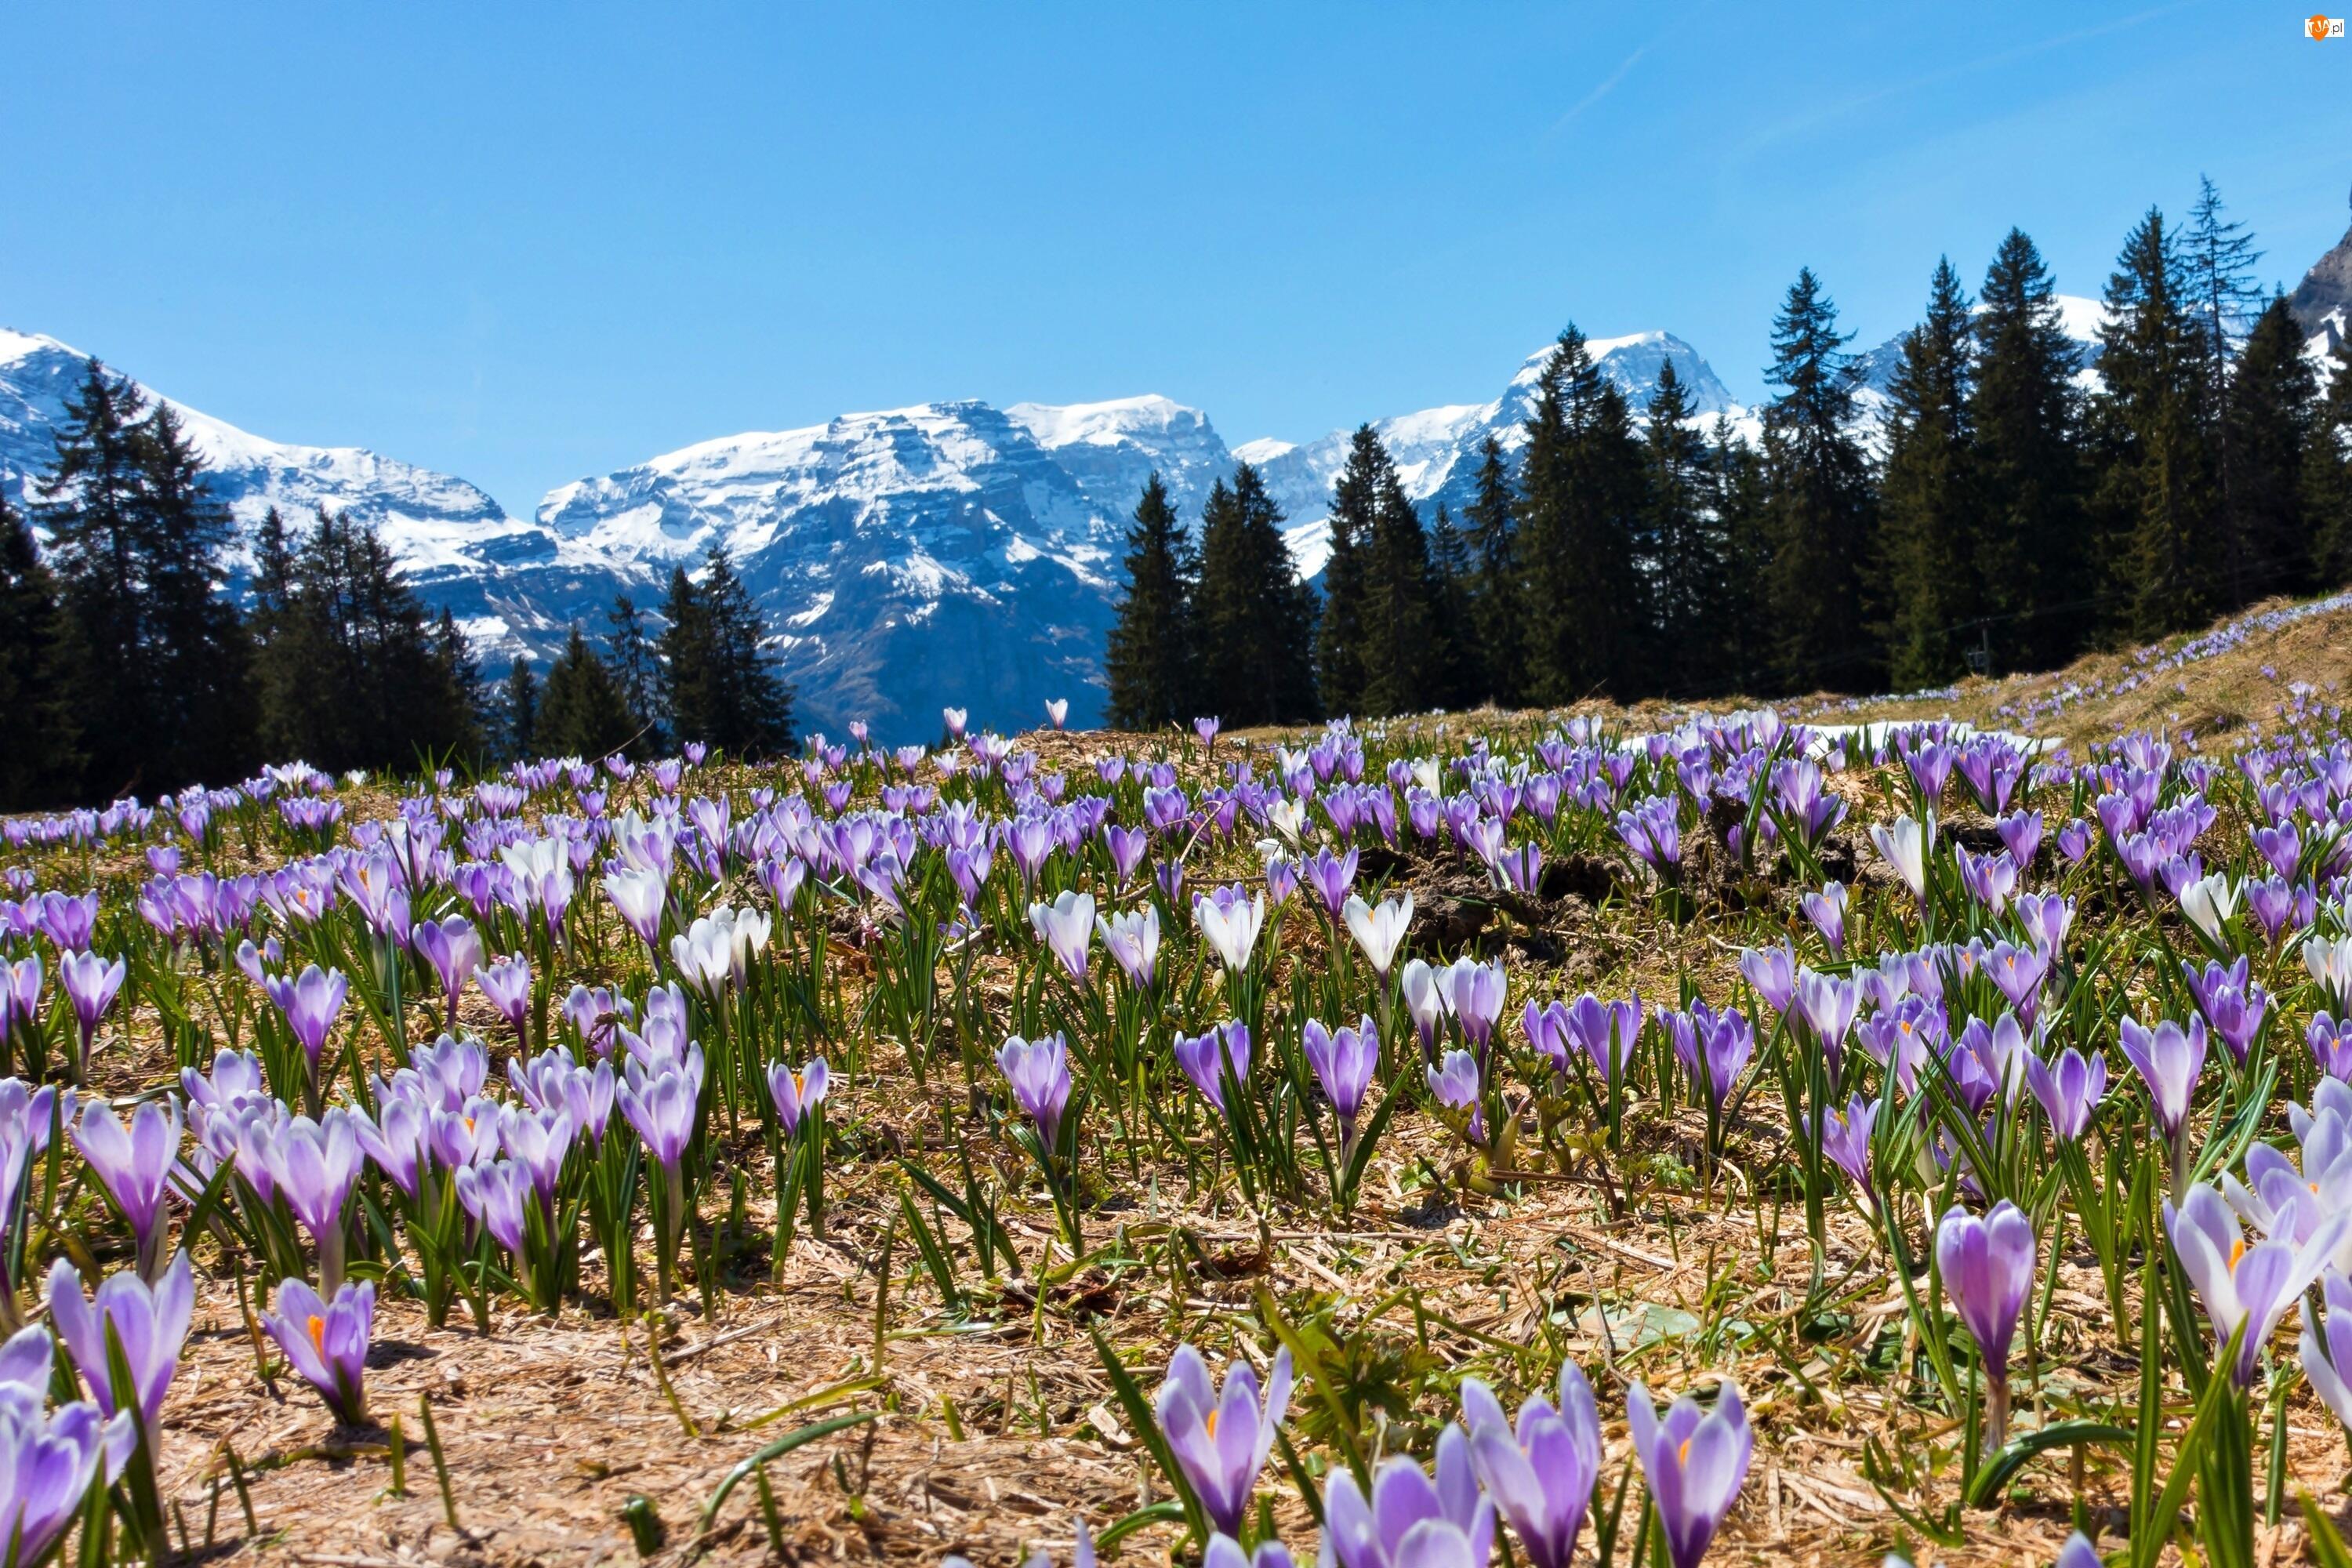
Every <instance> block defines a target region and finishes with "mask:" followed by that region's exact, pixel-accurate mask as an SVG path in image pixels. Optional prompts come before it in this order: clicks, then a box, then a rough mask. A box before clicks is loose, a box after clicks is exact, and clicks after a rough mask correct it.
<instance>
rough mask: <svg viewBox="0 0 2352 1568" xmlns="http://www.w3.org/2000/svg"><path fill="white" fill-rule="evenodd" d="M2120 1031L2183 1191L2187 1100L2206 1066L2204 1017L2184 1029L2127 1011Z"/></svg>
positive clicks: (2186, 1173)
mask: <svg viewBox="0 0 2352 1568" xmlns="http://www.w3.org/2000/svg"><path fill="white" fill-rule="evenodd" d="M2122 1035H2123V1047H2124V1058H2125V1059H2126V1060H2127V1061H2129V1062H2130V1063H2131V1065H2132V1068H2133V1070H2134V1071H2136V1072H2137V1073H2138V1074H2139V1076H2140V1081H2141V1082H2142V1083H2145V1084H2146V1085H2147V1098H2148V1103H2149V1105H2150V1106H2151V1107H2152V1108H2153V1109H2154V1110H2155V1112H2156V1123H2157V1126H2158V1129H2159V1130H2161V1131H2162V1132H2163V1133H2164V1136H2165V1138H2166V1140H2167V1141H2168V1142H2170V1143H2171V1145H2172V1190H2173V1191H2174V1192H2175V1193H2179V1191H2180V1190H2181V1188H2182V1186H2183V1185H2184V1184H2186V1182H2187V1181H2188V1176H2189V1170H2188V1160H2189V1140H2188V1137H2187V1130H2188V1125H2189V1100H2191V1099H2193V1098H2194V1097H2195V1095H2196V1093H2197V1079H2198V1077H2199V1075H2200V1074H2201V1073H2203V1072H2204V1070H2205V1020H2204V1019H2202V1018H2191V1019H2189V1027H2188V1028H2187V1029H2185V1030H2184V1029H2182V1028H2181V1026H2179V1025H2178V1024H2176V1023H2174V1022H2173V1021H2172V1020H2171V1019H2169V1018H2163V1019H2159V1020H2158V1022H2157V1026H2156V1027H2155V1028H2153V1029H2151V1028H2148V1027H2147V1026H2145V1025H2143V1024H2142V1023H2140V1021H2139V1020H2138V1019H2137V1018H2134V1017H2131V1016H2126V1017H2125V1018H2124V1021H2123V1029H2122Z"/></svg>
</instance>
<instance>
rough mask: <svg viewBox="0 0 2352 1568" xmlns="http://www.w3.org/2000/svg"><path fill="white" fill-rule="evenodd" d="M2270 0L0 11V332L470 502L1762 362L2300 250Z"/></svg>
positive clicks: (2344, 92) (2303, 217)
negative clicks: (2025, 262)
mask: <svg viewBox="0 0 2352 1568" xmlns="http://www.w3.org/2000/svg"><path fill="white" fill-rule="evenodd" d="M2299 15H2300V13H2299V12H2297V11H2296V10H2294V8H2293V7H2290V6H2285V5H2270V4H2247V3H2244V0H2239V3H2234V4H2231V3H2221V0H2215V3H2210V4H2181V5H2164V6H2159V7H2157V8H2154V9H2147V8H2140V7H2129V6H2122V7H2107V6H2096V5H2063V6H2052V5H2046V4H2043V5H1968V6H1960V5H1932V6H1919V7H1912V6H1898V5H1878V6H1867V7H1865V6H1850V7H1849V6H1836V7H1832V6H1784V5H1774V6H1762V5H1706V4H1700V5H1674V6H1661V7H1653V6H1638V7H1637V6H1622V7H1614V8H1611V9H1610V10H1608V11H1605V12H1604V11H1603V10H1602V9H1601V8H1599V7H1586V6H1574V7H1570V6H1566V5H1539V6H1523V5H1507V4H1488V3H1483V0H1482V3H1481V4H1478V5H1383V4H1363V3H1359V4H1351V5H1307V4H1283V5H1263V4H1261V5H1246V6H1231V7H1220V6H1215V5H1156V6H1139V5H1121V6H1097V7H1072V6H1057V5H1017V6H1014V5H1006V6H992V5H969V4H965V5H940V6H929V5H912V4H891V5H856V6H840V7H837V8H827V9H824V10H817V9H801V8H789V9H788V8H786V7H782V6H775V5H742V6H722V5H694V4H682V5H675V6H671V5H658V6H657V5H643V4H639V5H616V6H610V7H604V6H596V5H563V6H554V5H547V6H540V5H522V4H499V5H466V6H457V5H425V4H401V5H317V4H315V3H312V4H303V5H276V4H268V3H262V0H243V3H240V4H238V5H162V4H157V5H142V6H130V5H112V4H108V3H106V0H79V3H72V4H68V3H66V0H54V3H47V4H34V3H27V4H20V5H9V6H6V7H0V58H5V59H6V60H8V61H10V62H11V64H10V66H9V68H7V71H6V76H5V80H6V88H5V91H0V137H5V141H6V144H7V145H8V146H9V147H10V148H11V149H12V150H13V155H12V157H11V158H10V174H9V179H8V182H7V188H6V195H5V202H0V324H6V325H12V326H16V327H18V328H20V329H24V330H27V331H44V332H48V333H50V334H53V335H55V336H57V337H60V338H63V339H65V340H66V341H67V342H72V343H74V344H76V345H77V346H79V347H81V348H84V349H87V350H89V351H91V352H93V353H99V354H100V355H101V356H103V357H105V358H106V359H108V360H109V361H110V362H112V363H116V364H118V365H120V366H121V368H123V369H125V370H127V371H129V372H131V374H135V375H137V376H139V377H140V378H142V380H145V381H147V382H149V383H150V384H153V385H156V386H159V387H161V388H163V390H165V391H167V392H169V393H170V394H172V395H173V396H175V397H178V398H181V399H182V400H184V401H185V402H187V403H190V404H192V405H195V406H197V407H200V408H203V409H205V410H206V411H207V412H210V413H213V414H215V415H218V416H221V417H223V418H226V419H228V420H230V421H232V422H234V423H236V424H239V425H242V426H246V427H247V428H248V429H251V430H254V431H256V432H258V433H260V434H263V435H266V436H269V437H275V438H278V439H280V440H299V441H309V442H316V443H322V444H338V445H341V444H353V445H365V446H369V447H374V448H376V449H377V450H379V451H383V452H386V453H389V454H392V455H394V456H397V457H401V458H407V459H409V460H411V461H414V462H419V463H424V464H426V465H428V466H430V467H433V468H441V469H445V470H447V471H449V472H452V473H457V474H460V475H463V476H465V477H466V478H468V479H473V480H475V481H476V482H477V483H479V484H482V485H484V486H485V487H487V488H488V489H490V490H491V491H492V493H494V494H495V495H497V496H498V497H499V500H501V501H503V502H504V503H505V504H506V505H507V506H508V507H509V509H510V510H527V509H528V508H530V506H532V505H534V504H535V503H536V501H537V500H538V498H539V496H540V495H541V493H542V492H543V491H544V490H545V489H547V488H548V487H550V486H551V485H553V484H556V483H559V482H561V481H562V480H565V479H572V478H576V477H579V476H582V475H585V474H593V473H602V472H605V471H608V470H610V469H612V468H618V467H621V466H624V465H625V464H629V463H632V462H635V461H638V460H641V459H643V458H648V457H651V456H653V455H655V454H656V453H659V452H663V451H667V450H670V449H672V448H674V447H679V446H682V445H685V444H687V443H689V442H692V441H696V440H700V439H705V438H708V437H716V436H721V435H727V434H730V433H733V432H736V431H740V430H746V429H775V428H783V427H788V426H795V425H804V424H812V423H816V422H819V421H822V420H824V419H825V418H827V417H829V416H832V415H833V414H835V413H838V412H841V411H844V410H848V409H866V408H877V407H889V406H896V405H904V404H908V403H916V402H921V401H926V400H929V399H933V398H944V397H964V396H971V397H981V398H985V399H988V400H990V401H992V402H998V403H1010V402H1015V401H1020V400H1023V399H1032V400H1037V401H1045V402H1073V401H1079V400H1086V399H1094V398H1104V397H1114V396H1121V395H1129V394H1132V393H1138V392H1145V391H1155V392H1160V393H1165V394H1167V395H1170V396H1172V397H1175V398H1177V399H1179V400H1181V401H1183V402H1186V403H1190V404H1193V405H1198V406H1200V407H1202V408H1204V409H1206V410H1207V411H1208V412H1209V414H1210V416H1211V417H1212V419H1213V421H1214V422H1215V424H1216V426H1217V427H1218V429H1219V430H1220V431H1221V432H1223V435H1224V436H1225V437H1226V439H1227V440H1228V441H1233V442H1239V441H1241V440H1244V439H1246V438H1249V437H1257V436H1266V435H1275V436H1282V437H1291V438H1303V437H1311V436H1315V435H1318V434H1320V433H1321V432H1323V431H1325V430H1327V429H1329V428H1332V427H1335V426H1341V425H1349V424H1353V423H1355V422H1357V421H1358V420H1360V419H1362V418H1367V417H1372V416H1380V415H1384V414H1391V413H1400V412H1403V411H1406V410H1410V409H1414V408H1419V407H1423V406H1427V405H1433V404H1439V403H1452V402H1471V401H1477V400H1483V399H1485V398H1487V397H1490V396H1493V395H1495V394H1496V391H1497V390H1498V389H1499V388H1500V386H1501V384H1502V383H1503V382H1504V381H1505V380H1506V379H1507V376H1508V374H1510V372H1511V370H1512V369H1513V368H1514V366H1515V365H1516V364H1517V362H1518V360H1519V359H1520V357H1521V356H1522V355H1524V354H1526V353H1528V352H1529V351H1531V350H1532V349H1533V348H1535V347H1536V346H1538V344H1540V343H1541V342H1544V341H1545V340H1546V339H1547V338H1549V336H1550V335H1551V334H1552V333H1553V332H1555V331H1557V330H1558V329H1559V326H1560V325H1561V324H1562V323H1563V322H1565V321H1569V320H1570V319H1573V320H1575V321H1577V322H1578V323H1579V324H1580V325H1581V326H1582V327H1584V328H1585V330H1586V331H1589V332H1591V333H1592V334H1594V335H1596V336H1598V335H1608V334H1613V333H1618V332H1625V331H1639V330H1643V329H1647V328H1652V327H1665V328H1668V329H1670V330H1672V331H1675V332H1678V333H1680V334H1681V335H1682V336H1684V337H1685V338H1686V339H1688V340H1689V341H1690V342H1692V343H1693V344H1695V345H1696V347H1697V348H1698V350H1699V352H1700V353H1703V354H1705V355H1706V357H1707V359H1708V360H1709V361H1710V362H1711V363H1713V364H1714V366H1715V367H1716V369H1717V372H1718V373H1719V374H1721V375H1722V376H1723V377H1724V379H1725V380H1726V381H1727V383H1728V384H1730V386H1731V387H1732V389H1733V391H1734V392H1735V394H1738V395H1742V396H1754V395H1759V394H1760V392H1761V391H1762V384H1761V374H1760V373H1761V366H1762V363H1763V359H1764V351H1765V341H1766V335H1767V327H1768V322H1769V316H1770V312H1771V310H1772V309H1773V307H1774V305H1775V303H1776V302H1777V301H1778V300H1779V298H1780V294H1781V293H1782V291H1783V290H1784V289H1786V287H1787V285H1788V282H1789V280H1790V278H1791V277H1792V276H1793V275H1794V274H1795V272H1796V270H1797V268H1798V267H1799V266H1800V265H1801V264H1810V265H1811V266H1812V267H1813V268H1815V269H1816V270H1817V271H1818V272H1819V273H1820V274H1821V275H1822V278H1823V279H1824V280H1825V281H1826V283H1827V284H1828V287H1829V289H1830V291H1831V293H1832V297H1833V298H1834V299H1835V300H1837V302H1838V304H1839V305H1840V307H1841V308H1842V310H1843V312H1844V319H1845V321H1846V324H1847V325H1848V327H1849V328H1850V329H1852V330H1853V331H1857V332H1859V333H1860V334H1861V340H1862V344H1863V345H1864V346H1866V345H1867V344H1869V343H1872V342H1877V341H1878V340H1880V339H1882V338H1884V337H1885V336H1887V335H1888V334H1890V333H1891V332H1893V331H1896V330H1898V329H1899V328H1900V327H1902V326H1904V325H1905V324H1906V323H1907V322H1908V321H1910V320H1911V318H1912V315H1913V314H1914V312H1915V311H1916V309H1917V307H1918V304H1919V301H1920V300H1921V299H1922V297H1923V296H1924V294H1925V291H1926V286H1927V274H1928V272H1929V270H1930V269H1931V268H1932V267H1933V265H1934V263H1935V259H1936V258H1937V255H1938V254H1939V253H1943V252H1949V253H1950V255H1951V256H1952V258H1953V259H1954V261H1955V262H1956V263H1957V264H1958V266H1959V268H1960V269H1961V271H1962V273H1963V274H1964V275H1965V276H1967V277H1969V278H1970V279H1975V278H1977V277H1979V276H1981V273H1982V270H1983V267H1984V263H1985V261H1986V259H1987V258H1989V256H1990V253H1991V250H1992V247H1993V246H1994V244H1995V242H1996V241H1997V240H1998V239H1999V238H2000V235H2001V234H2002V233H2003V232H2004V231H2005V230H2006V229H2007V228H2008V226H2011V225H2012V224H2015V225H2018V226H2022V227H2024V228H2025V229H2026V231H2027V232H2028V233H2030V234H2032V236H2034V237H2035V238H2036V239H2037V240H2038V241H2039V242H2040V243H2041V245H2042V248H2043V250H2044V252H2045V254H2046V255H2047V256H2048V257H2049V258H2050V259H2051V261H2052V263H2053V267H2054V268H2055V269H2056V271H2057V274H2058V278H2059V283H2060V287H2061V288H2063V289H2066V290H2067V291H2068V292H2074V293H2085V294H2095V293H2096V292H2097V291H2098V289H2099V288H2100V286H2101V284H2102V283H2103V281H2104V280H2105V276H2106V273H2107V270H2108V266H2109V263H2110V262H2111V260H2112V258H2113V257H2114V254H2115V251H2116V247H2117V245H2118V243H2119V242H2120V240H2121V238H2122V236H2123V234H2124V231H2125V229H2126V227H2127V226H2129V225H2130V224H2131V223H2132V221H2134V219H2135V218H2136V217H2137V215H2138V214H2139V213H2140V212H2141V211H2143V210H2144V209H2145V208H2146V207H2147V205H2149V204H2150V203H2151V202H2153V203H2159V204H2161V205H2164V206H2165V207H2166V209H2167V210H2168V211H2171V212H2179V211H2180V210H2182V209H2184V208H2185V207H2186V206H2187V205H2188V204H2189V201H2190V199H2191V198H2192V197H2193V196H2194V195H2195V191H2196V182H2197V176H2198V174H2200V171H2201V172H2203V173H2206V174H2210V175H2211V176H2212V177H2213V178H2214V179H2215V181H2216V182H2217V183H2218V184H2220V186H2221V191H2222V194H2223V195H2224V197H2225V198H2226V199H2227V201H2228V202H2229V204H2230V205H2231V209H2232V210H2233V211H2234V212H2235V213H2236V214H2237V215H2238V216H2242V217H2243V218H2245V219H2246V220H2247V221H2248V222H2250V223H2251V224H2252V226H2254V228H2255V230H2256V234H2257V237H2258V239H2259V241H2260V242H2261V244H2262V245H2263V247H2264V248H2265V249H2266V250H2267V251H2268V253H2269V254H2268V256H2267V257H2266V258H2265V260H2264V262H2263V279H2264V280H2265V281H2266V282H2267V281H2270V280H2272V279H2282V280H2284V281H2285V282H2286V283H2287V284H2288V285H2290V286H2292V284H2293V282H2294V279H2296V278H2297V277H2299V276H2300V275H2301V273H2302V271H2303V269H2304V268H2305V267H2306V266H2307V265H2309V263H2310V262H2311V260H2312V259H2314V258H2315V257H2316V256H2317V255H2318V254H2319V253H2320V252H2321V251H2323V250H2324V249H2325V248H2326V247H2327V246H2328V245H2330V244H2332V243H2333V242H2334V241H2335V240H2336V237H2338V236H2339V235H2341V234H2342V233H2343V232H2344V228H2345V225H2346V221H2347V207H2346V197H2347V189H2352V44H2347V43H2343V42H2336V43H2329V44H2324V45H2321V44H2313V43H2311V42H2309V41H2308V40H2305V39H2303V38H2301V37H2298V35H2297V31H2296V27H2297V19H2298V16H2299Z"/></svg>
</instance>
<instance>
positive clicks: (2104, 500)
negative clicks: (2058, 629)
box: [2091, 207, 2222, 637]
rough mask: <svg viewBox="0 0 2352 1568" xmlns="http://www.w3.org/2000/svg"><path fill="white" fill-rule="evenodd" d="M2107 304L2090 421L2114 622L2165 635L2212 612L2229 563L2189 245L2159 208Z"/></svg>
mask: <svg viewBox="0 0 2352 1568" xmlns="http://www.w3.org/2000/svg"><path fill="white" fill-rule="evenodd" d="M2106 310H2107V321H2106V324H2105V326H2104V327H2103V328H2102V329H2101V330H2100V341H2101V343H2102V345H2103V353H2102V354H2101V356H2100V360H2099V375H2100V379H2101V382H2102V387H2101V390H2100V392H2099V393H2098V395H2096V396H2095V397H2094V398H2093V399H2092V414H2091V418H2092V428H2093V443H2094V464H2095V468H2096V469H2097V471H2098V475H2099V479H2098V486H2097V489H2096V491H2095V506H2096V508H2097V509H2098V514H2099V519H2100V526H2101V528H2102V531H2103V532H2104V534H2105V550H2106V552H2107V554H2108V557H2109V559H2110V561H2111V562H2112V563H2113V565H2112V572H2113V581H2114V583H2115V584H2116V588H2115V596H2114V603H2115V605H2116V613H2115V615H2114V617H2113V619H2114V622H2115V624H2116V627H2117V629H2119V630H2120V631H2122V632H2124V633H2126V635H2129V636H2132V637H2161V636H2163V635H2164V634H2166V633H2168V632H2172V631H2178V630H2179V629H2181V628H2183V627H2185V626H2194V625H2196V624H2198V623H2199V622H2201V621H2203V620H2204V619H2206V618H2207V617H2208V616H2210V615H2211V614H2212V611H2213V606H2214V605H2215V604H2216V602H2217V601H2218V599H2219V598H2220V596H2221V595H2220V594H2219V593H2218V592H2217V588H2218V587H2219V586H2220V584H2218V582H2217V579H2218V578H2219V576H2220V574H2221V565H2222V562H2221V548H2220V537H2219V534H2220V531H2219V529H2218V528H2217V527H2216V513H2217V511H2218V510H2219V506H2218V497H2217V496H2216V494H2215V485H2214V477H2213V465H2212V454H2211V451H2210V447H2208V446H2207V444H2206V442H2205V440H2204V438H2203V437H2202V434H2201V432H2200V425H2199V409H2200V404H2201V400H2202V398H2203V395H2204V393H2203V383H2202V376H2203V373H2204V361H2203V353H2204V349H2203V342H2202V336H2201V331H2200V328H2199V326H2198V323H2197V321H2196V319H2195V318H2194V317H2192V316H2191V315H2190V314H2189V307H2188V301H2187V300H2186V299H2185V298H2184V289H2183V277H2182V272H2181V266H2180V258H2179V249H2178V247H2176V246H2175V245H2174V243H2173V239H2172V236H2171V234H2170V233H2169V232H2168V230H2167V228H2166V226H2165V223H2164V215H2163V214H2162V213H2161V212H2158V210H2156V209H2155V208H2153V207H2151V208H2149V209H2148V213H2147V216H2146V217H2145V218H2143V219H2141V220H2140V222H2139V223H2138V224H2137V226H2135V227H2134V228H2133V229H2132V232H2131V234H2130V236H2129V237H2127V238H2126V240H2125V242H2124V248H2123V253H2122V255H2121V256H2120V257H2118V258H2117V259H2116V271H2115V273H2114V275H2113V276H2112V277H2110V278H2109V279H2108V280H2107V289H2106Z"/></svg>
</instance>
